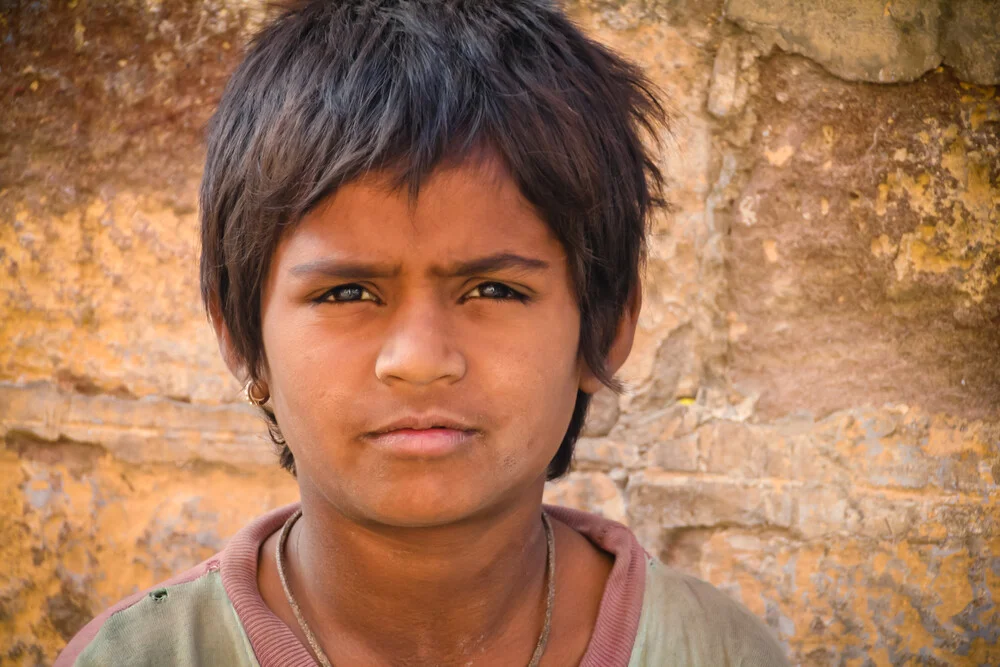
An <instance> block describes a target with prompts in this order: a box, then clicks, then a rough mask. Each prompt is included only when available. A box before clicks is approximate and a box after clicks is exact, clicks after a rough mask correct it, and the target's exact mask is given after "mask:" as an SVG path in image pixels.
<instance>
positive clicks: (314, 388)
mask: <svg viewBox="0 0 1000 667" xmlns="http://www.w3.org/2000/svg"><path fill="white" fill-rule="evenodd" d="M272 315H273V317H271V318H266V319H265V321H264V326H263V338H264V349H265V350H266V352H267V359H268V380H269V382H270V385H271V396H272V401H273V402H272V406H273V408H274V411H275V415H276V416H277V418H278V423H279V424H280V425H281V428H282V433H283V435H284V436H285V438H286V440H287V441H288V443H289V446H291V447H292V448H293V450H294V449H298V447H297V444H298V443H303V442H313V441H315V440H316V438H317V435H318V434H325V435H328V434H329V432H330V431H331V430H337V428H338V427H342V426H346V425H348V424H349V423H350V416H351V414H352V410H351V405H352V403H354V402H356V401H358V400H359V399H361V400H363V396H361V394H363V392H364V391H365V389H366V387H367V386H368V383H365V382H363V380H362V375H363V374H364V368H363V365H364V359H365V357H366V351H365V350H364V349H362V347H363V345H364V343H363V342H358V341H354V342H353V343H352V344H351V345H345V344H344V341H341V340H337V339H335V338H333V337H331V332H330V331H329V330H320V326H319V325H318V324H317V323H309V324H303V323H298V322H296V321H295V319H294V318H293V317H292V316H290V315H287V314H286V316H285V317H282V315H283V313H272ZM369 366H370V364H369ZM296 453H298V452H296Z"/></svg>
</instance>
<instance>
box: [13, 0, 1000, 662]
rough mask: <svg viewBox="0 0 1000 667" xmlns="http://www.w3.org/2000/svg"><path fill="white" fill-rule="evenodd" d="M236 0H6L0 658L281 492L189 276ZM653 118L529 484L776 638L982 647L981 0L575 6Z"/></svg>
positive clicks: (992, 585) (815, 646) (997, 271)
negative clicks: (606, 309) (621, 298)
mask: <svg viewBox="0 0 1000 667" xmlns="http://www.w3.org/2000/svg"><path fill="white" fill-rule="evenodd" d="M262 7H263V5H262V3H258V2H250V1H249V0H37V1H33V2H27V1H24V2H19V3H3V4H2V5H0V91H2V93H3V95H2V97H0V438H2V442H3V446H2V448H0V507H2V514H0V564H2V566H0V663H2V664H4V665H7V664H10V665H36V664H49V663H50V662H51V661H52V659H53V658H54V656H55V655H56V653H57V652H58V651H59V649H60V648H61V647H62V646H63V644H64V643H65V641H66V640H67V639H68V638H69V637H70V636H72V635H73V634H74V633H75V631H76V630H77V629H78V628H79V627H80V626H81V625H82V624H83V623H84V622H85V621H86V620H87V619H89V618H90V617H91V616H92V615H94V614H96V613H97V612H98V611H100V610H101V609H102V608H104V607H106V606H107V605H109V604H111V603H113V602H114V601H116V600H117V599H119V598H121V597H122V596H124V595H126V594H128V593H131V592H133V591H136V590H137V589H141V588H144V587H147V586H150V585H152V584H153V583H155V582H156V581H157V580H160V579H163V578H165V577H167V576H168V575H169V574H170V573H172V572H176V571H178V570H181V569H183V568H185V567H187V566H189V565H191V564H193V563H195V562H197V561H199V560H201V559H203V558H205V557H207V556H209V555H211V554H212V553H214V552H215V551H217V550H218V549H220V548H221V547H222V546H223V545H224V544H225V541H226V539H227V538H228V537H229V536H230V535H232V533H233V532H234V531H236V530H237V529H238V528H239V527H240V526H241V525H243V524H244V523H245V522H246V521H247V520H248V519H250V518H251V517H253V516H255V515H257V514H259V513H261V512H263V511H265V510H266V509H268V508H271V507H274V506H277V505H280V504H283V503H285V502H289V501H291V500H292V499H294V498H295V496H296V490H295V487H294V485H293V482H292V480H291V478H290V477H288V476H287V475H286V474H285V473H284V472H282V471H281V470H279V469H278V468H277V465H276V463H275V460H274V455H273V452H272V451H271V449H270V446H269V444H268V442H267V441H266V439H265V438H264V428H263V425H262V422H261V421H260V420H259V418H258V417H257V416H255V414H254V413H253V411H252V410H251V409H250V408H249V407H248V406H246V405H244V404H241V403H240V400H239V388H238V386H236V383H235V381H233V380H232V379H231V378H230V377H229V376H228V374H227V372H226V371H225V369H224V367H223V364H222V362H221V360H220V359H219V357H218V352H217V350H216V346H215V341H214V338H213V336H212V334H211V332H210V330H209V327H208V325H207V324H206V321H205V317H204V315H203V312H202V309H201V305H200V302H199V297H198V286H197V261H198V241H197V236H198V233H197V211H196V206H197V197H196V192H197V185H198V180H199V173H200V169H201V165H202V161H203V157H204V152H203V144H202V136H203V128H204V124H205V122H206V120H207V118H208V116H209V115H210V113H211V111H212V108H213V105H214V104H215V102H216V101H217V99H218V97H219V95H220V91H221V87H222V86H223V84H224V82H225V78H226V76H227V73H228V72H229V71H231V69H232V67H233V66H234V64H235V63H236V61H237V59H238V57H239V53H240V51H241V49H242V47H243V45H244V44H245V43H246V40H247V38H248V36H249V35H250V34H252V31H253V30H254V28H255V26H257V25H259V23H260V21H261V20H262V19H263V17H264V10H263V8H262ZM567 7H568V10H569V11H570V12H571V14H572V15H573V16H574V18H575V19H576V20H578V21H579V23H580V24H581V25H582V26H583V27H584V28H585V29H586V30H588V31H590V32H591V33H592V34H594V35H595V36H597V37H598V38H600V39H601V40H603V41H605V42H607V43H608V44H610V45H611V46H612V47H614V48H615V49H617V50H619V51H621V52H623V53H625V54H627V55H629V56H631V57H633V58H634V59H636V60H638V61H639V62H641V63H642V64H643V65H644V66H645V67H647V68H648V70H649V72H650V74H651V76H652V77H653V79H654V80H655V81H656V82H657V84H658V85H659V86H661V87H662V89H663V91H664V93H665V95H666V98H667V100H668V102H669V104H670V105H671V107H672V109H673V111H674V115H675V117H676V122H675V127H674V134H673V137H672V139H671V140H670V141H669V142H668V144H667V153H666V154H665V156H664V158H663V161H664V166H665V168H666V171H667V173H668V175H669V178H670V198H671V199H672V201H673V202H674V204H675V210H674V211H673V212H672V213H671V214H670V215H664V216H661V217H660V218H658V219H657V220H656V222H655V225H654V233H653V236H652V239H651V242H650V259H649V263H648V266H647V271H646V281H647V282H646V285H645V303H644V310H643V314H642V318H641V321H640V330H639V333H638V336H637V341H636V349H635V352H634V354H633V357H632V358H631V359H630V361H629V363H628V365H627V366H626V368H625V371H624V372H623V374H622V376H623V378H624V379H625V380H626V381H627V383H628V386H629V391H628V392H627V393H626V394H625V395H623V396H621V397H618V398H616V397H615V396H613V395H611V394H609V393H607V392H602V393H601V394H599V395H598V397H597V399H596V405H595V407H594V410H593V413H592V415H591V417H590V420H589V423H588V427H587V431H586V434H585V437H584V438H583V439H582V440H581V441H580V444H579V447H578V454H577V459H576V463H575V467H574V470H573V472H572V473H571V474H570V475H569V476H568V477H567V478H566V479H565V480H563V481H560V482H558V483H556V484H553V485H552V486H551V488H550V489H549V491H548V498H549V500H550V501H553V502H562V503H566V504H570V505H575V506H579V507H583V508H587V509H590V510H592V511H596V512H600V513H602V514H604V515H605V516H609V517H612V518H615V519H618V520H620V521H623V522H625V523H627V524H628V525H630V526H631V527H632V528H633V529H634V530H635V531H636V533H637V534H638V535H639V537H640V539H641V540H642V542H643V544H644V545H645V546H646V547H647V548H648V549H649V550H650V551H651V552H652V553H654V554H656V555H658V556H659V557H661V558H662V559H664V560H665V561H666V562H668V563H670V564H673V565H674V566H676V567H679V568H682V569H684V570H686V571H689V572H692V573H694V574H696V575H699V576H701V577H703V578H705V579H707V580H709V581H711V582H712V583H714V584H716V585H717V586H719V587H720V588H722V589H723V590H725V591H726V592H727V593H729V594H731V595H732V596H733V597H735V598H736V599H738V600H741V601H742V602H743V603H744V604H745V605H747V606H748V607H749V608H750V609H751V610H753V611H754V612H755V613H757V614H759V615H760V616H761V617H762V618H764V619H765V620H766V622H767V623H768V625H769V626H770V627H771V628H772V629H773V630H774V632H775V634H776V635H777V636H778V638H779V639H780V641H781V642H782V643H783V645H784V646H785V647H786V648H787V650H788V652H789V655H790V656H791V657H792V659H793V662H795V663H797V664H802V665H854V666H861V665H917V664H919V665H985V664H988V665H997V664H1000V645H998V642H1000V611H998V607H997V604H998V603H1000V532H998V519H1000V510H998V507H997V503H998V500H1000V491H998V482H1000V156H998V152H1000V101H998V95H997V89H996V86H997V84H998V83H1000V3H995V2H992V1H991V0H959V1H955V2H948V1H945V2H938V0H905V1H903V0H815V1H814V2H809V3H800V2H798V1H797V0H726V1H723V0H574V1H570V2H568V3H567Z"/></svg>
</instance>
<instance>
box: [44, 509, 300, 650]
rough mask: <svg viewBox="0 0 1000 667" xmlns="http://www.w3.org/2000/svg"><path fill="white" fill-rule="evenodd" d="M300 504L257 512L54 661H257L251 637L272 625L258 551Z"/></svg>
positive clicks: (102, 619) (90, 627) (105, 617)
mask: <svg viewBox="0 0 1000 667" xmlns="http://www.w3.org/2000/svg"><path fill="white" fill-rule="evenodd" d="M297 507H298V505H297V504H292V505H287V506H285V507H280V508H277V509H275V510H272V511H270V512H268V513H267V514H264V515H263V516H260V517H257V518H256V519H254V520H253V521H252V522H250V523H249V524H248V525H246V526H244V527H243V528H242V529H241V530H240V531H238V532H237V533H236V534H235V535H233V537H232V538H231V539H230V540H229V543H228V544H227V545H226V548H225V550H223V552H222V553H219V554H216V555H215V556H212V557H211V558H209V559H208V560H206V561H204V562H203V563H200V564H199V565H196V566H194V567H193V568H191V569H190V570H187V571H186V572H182V573H181V574H179V575H177V576H175V577H172V578H171V579H169V580H167V581H165V582H163V583H160V584H157V585H156V586H153V587H152V588H149V589H147V590H145V591H142V592H141V593H136V594H135V595H132V596H131V597H128V598H125V599H124V600H122V601H121V602H119V603H118V604H116V605H114V606H113V607H111V608H109V609H108V610H106V611H105V612H104V613H102V614H101V615H99V616H98V617H97V618H95V619H94V620H92V621H91V622H90V623H88V624H87V625H86V626H84V628H83V629H82V630H80V632H78V633H77V634H76V636H75V637H73V639H72V640H70V642H69V644H67V645H66V648H65V649H63V652H62V653H61V654H60V655H59V657H58V659H57V660H56V663H55V667H71V666H74V665H76V666H82V665H161V664H164V665H195V664H212V665H236V666H237V667H240V666H243V665H252V666H256V665H258V661H257V659H256V658H255V652H254V649H253V645H252V642H251V640H250V638H249V637H251V636H253V631H254V628H256V629H257V635H258V639H260V637H263V638H264V640H266V639H267V638H268V637H270V634H269V630H270V629H272V628H270V626H268V623H267V616H268V614H267V613H266V608H265V607H264V605H263V602H262V601H261V599H260V594H259V591H258V590H257V554H258V551H259V549H260V545H261V544H262V543H263V541H264V540H265V539H266V538H267V537H268V536H269V535H270V534H271V533H273V532H274V531H275V530H276V529H277V527H278V526H280V525H281V524H282V523H284V521H285V520H286V519H287V518H288V516H289V515H290V514H291V513H292V512H294V511H295V509H296V508H297ZM262 618H263V621H262V620H261V619H262ZM265 644H267V642H266V641H265ZM265 648H266V647H265Z"/></svg>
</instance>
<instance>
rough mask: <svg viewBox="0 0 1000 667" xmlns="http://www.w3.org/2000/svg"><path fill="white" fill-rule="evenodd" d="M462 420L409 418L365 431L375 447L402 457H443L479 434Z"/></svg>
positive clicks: (369, 441) (457, 449)
mask: <svg viewBox="0 0 1000 667" xmlns="http://www.w3.org/2000/svg"><path fill="white" fill-rule="evenodd" d="M479 433H480V432H479V431H478V430H477V429H474V428H471V427H469V426H468V425H466V424H463V423H461V422H460V421H458V420H454V419H448V418H441V417H431V416H428V417H421V418H412V417H411V418H405V419H401V420H397V421H396V422H393V423H391V424H389V425H387V426H385V427H383V428H381V429H378V430H376V431H373V432H371V433H368V434H366V435H365V440H366V441H367V442H368V443H369V444H370V445H371V446H373V447H375V448H377V449H379V450H382V451H384V452H386V453H388V454H391V455H393V456H398V457H401V458H416V459H433V458H441V457H445V456H448V455H451V454H454V453H455V452H457V451H459V450H461V449H463V448H465V447H467V446H468V445H469V444H471V442H472V441H473V440H474V439H475V438H476V437H477V436H478V435H479Z"/></svg>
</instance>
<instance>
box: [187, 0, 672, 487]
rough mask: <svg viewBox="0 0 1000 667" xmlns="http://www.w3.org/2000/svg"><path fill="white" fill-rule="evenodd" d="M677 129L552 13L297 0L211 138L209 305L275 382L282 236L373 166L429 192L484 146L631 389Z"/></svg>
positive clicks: (479, 0) (246, 358) (225, 99)
mask: <svg viewBox="0 0 1000 667" xmlns="http://www.w3.org/2000/svg"><path fill="white" fill-rule="evenodd" d="M666 121H667V117H666V113H665V112H664V109H663V107H662V105H661V104H660V102H659V101H658V100H657V97H656V94H655V91H654V89H653V87H652V85H651V84H650V82H649V81H648V80H647V79H646V77H645V76H644V74H643V72H642V71H641V70H640V69H639V68H638V67H637V66H636V65H634V64H632V63H631V62H628V61H627V60H625V59H623V58H622V57H620V56H618V55H617V54H615V53H613V52H612V51H610V50H609V49H608V48H606V47H604V46H602V45H600V44H598V43H596V42H594V41H592V40H590V39H588V38H587V37H586V36H585V35H584V34H583V33H581V31H580V30H579V29H578V28H577V27H576V26H574V25H573V24H572V23H571V22H570V21H569V19H568V18H567V17H566V16H565V15H564V14H563V13H562V11H561V10H560V9H559V8H558V7H557V6H556V5H555V4H554V3H553V2H549V1H547V0H311V1H308V2H299V3H297V4H295V5H293V6H290V7H286V8H285V9H283V10H281V12H280V14H279V15H278V16H277V18H275V19H274V20H273V21H272V22H270V23H269V24H268V25H267V26H266V27H265V28H264V29H263V30H262V31H261V32H260V33H259V34H258V35H257V37H256V38H255V39H254V41H253V42H252V43H251V44H250V46H249V49H248V52H247V54H246V58H245V59H244V60H243V62H242V63H241V64H240V65H239V67H237V69H236V71H235V73H234V74H233V76H232V78H231V79H230V80H229V83H228V85H227V86H226V90H225V93H224V94H223V96H222V100H221V102H220V104H219V108H218V110H217V112H216V114H215V116H214V117H213V119H212V122H211V125H210V129H209V136H208V157H207V162H206V165H205V173H204V177H203V180H202V185H201V224H202V255H201V291H202V298H203V299H204V301H205V304H206V307H207V308H208V311H209V313H210V314H212V313H215V316H216V317H221V318H222V323H223V324H224V325H225V327H226V328H227V329H228V332H229V336H230V340H231V344H232V348H233V350H234V352H235V354H236V355H237V357H238V362H239V363H240V364H241V365H242V366H243V368H244V370H245V373H246V376H247V377H248V378H259V377H260V376H261V375H262V371H263V370H264V369H265V368H266V357H265V353H264V352H265V351H264V346H263V338H262V333H261V313H260V303H261V291H262V288H263V284H264V280H265V277H266V276H267V274H268V271H269V266H270V262H271V259H272V256H273V254H274V250H275V247H276V246H277V244H278V241H279V238H280V237H281V235H282V234H283V233H284V232H285V231H286V230H287V229H288V228H289V227H290V226H291V225H294V224H296V223H297V222H298V221H299V220H301V218H302V217H303V216H304V215H305V214H306V213H307V212H309V211H310V210H311V209H313V208H314V207H315V206H316V205H317V204H318V203H319V202H320V201H322V200H323V199H324V198H326V197H328V196H330V194H331V193H333V192H334V191H336V190H337V188H339V187H341V186H342V185H344V184H346V183H349V182H351V181H352V180H354V179H357V178H359V177H360V176H362V175H363V174H365V173H367V172H369V171H374V170H379V171H383V172H386V173H388V174H390V175H391V176H392V177H393V179H394V183H395V185H396V186H397V187H398V188H404V187H405V188H407V189H408V190H409V192H410V194H411V196H414V197H416V196H417V194H418V193H419V189H420V184H421V182H422V180H423V179H425V178H426V177H427V176H428V175H429V174H430V173H431V172H433V171H434V169H435V168H436V167H438V166H440V165H442V164H443V163H445V162H446V161H455V160H461V159H463V158H464V157H467V156H470V155H471V154H473V153H474V152H483V151H486V152H488V153H489V154H491V155H494V156H496V158H498V159H499V160H500V161H501V162H502V164H503V166H504V167H505V168H506V170H507V171H508V172H509V173H510V175H511V177H512V178H513V179H514V181H515V182H516V183H517V185H518V187H519V188H520V191H521V194H522V195H523V196H524V197H525V199H526V200H527V201H528V202H530V203H531V204H532V205H533V206H534V207H535V209H536V210H537V211H538V212H539V214H540V215H541V217H542V218H543V219H544V221H545V222H546V223H547V224H548V225H549V226H550V228H551V229H552V231H553V232H554V233H555V235H556V237H557V238H558V239H559V241H560V242H561V243H562V245H563V247H564V248H565V251H566V254H567V257H568V259H569V268H570V272H571V275H572V280H573V285H574V289H575V295H576V298H577V302H578V305H579V309H580V316H581V319H580V350H579V352H580V354H582V355H583V358H584V360H585V362H586V363H587V364H588V365H589V367H590V368H591V370H592V371H593V372H594V373H595V375H596V376H597V377H598V378H599V379H600V380H601V382H603V383H604V384H605V385H606V386H608V387H610V388H612V389H613V390H615V391H620V390H621V387H620V385H619V383H618V382H617V381H616V380H615V379H614V378H613V377H611V374H610V373H609V372H608V370H607V368H606V366H605V357H606V355H607V353H608V351H609V349H610V347H611V343H612V341H613V340H614V337H615V333H616V330H617V327H618V323H619V321H620V320H621V318H622V316H623V315H624V313H625V308H626V305H627V303H628V299H629V297H630V295H631V294H632V293H633V291H634V290H637V289H639V271H640V266H641V263H642V261H643V259H644V257H645V236H646V229H647V226H648V219H649V215H650V212H651V209H652V208H654V207H656V206H659V205H662V204H663V203H664V202H663V200H662V197H661V192H662V185H663V179H662V175H661V173H660V170H659V169H658V167H657V165H656V162H655V155H654V154H653V153H652V152H651V151H650V149H649V148H647V146H646V145H645V144H644V140H652V141H653V143H654V145H655V144H656V143H657V142H656V138H657V137H658V133H659V132H660V131H663V130H666ZM589 402H590V396H589V395H588V394H586V393H584V392H578V394H577V400H576V406H575V408H574V410H573V416H572V419H571V421H570V424H569V428H568V430H567V432H566V434H565V436H564V437H563V442H562V444H561V446H560V447H559V450H558V452H557V453H556V455H555V457H554V458H553V459H552V461H551V463H550V464H549V469H548V477H549V479H554V478H556V477H559V476H561V475H563V474H564V473H565V472H566V471H567V470H568V468H569V465H570V461H571V459H572V455H573V447H574V445H575V443H576V440H577V437H578V436H579V434H580V431H581V429H582V428H583V423H584V418H585V417H586V412H587V407H588V405H589ZM265 414H266V416H267V419H268V422H269V426H270V428H269V430H270V433H271V438H272V440H273V441H274V442H275V444H276V445H277V446H278V447H279V448H280V461H281V464H282V465H283V466H284V467H285V468H287V469H288V470H290V471H291V472H292V473H293V474H294V472H295V462H294V459H293V457H292V453H291V451H290V450H289V448H288V446H287V445H286V444H285V441H284V439H283V436H282V435H281V431H280V429H279V426H278V422H277V419H276V418H275V415H274V413H273V412H272V411H270V410H267V409H265Z"/></svg>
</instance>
